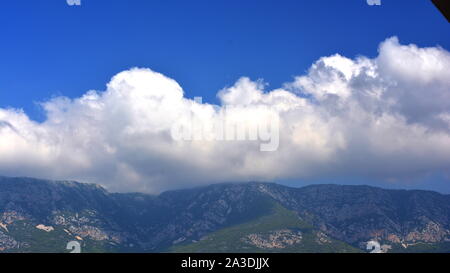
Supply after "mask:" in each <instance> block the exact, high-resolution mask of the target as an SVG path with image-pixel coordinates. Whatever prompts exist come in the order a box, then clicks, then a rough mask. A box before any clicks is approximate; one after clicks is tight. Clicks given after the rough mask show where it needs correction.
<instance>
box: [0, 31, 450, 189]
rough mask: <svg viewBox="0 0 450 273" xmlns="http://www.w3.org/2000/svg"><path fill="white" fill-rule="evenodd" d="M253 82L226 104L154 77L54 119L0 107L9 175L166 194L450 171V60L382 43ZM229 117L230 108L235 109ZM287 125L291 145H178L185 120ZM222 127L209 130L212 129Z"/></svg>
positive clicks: (230, 93)
mask: <svg viewBox="0 0 450 273" xmlns="http://www.w3.org/2000/svg"><path fill="white" fill-rule="evenodd" d="M265 88H266V85H265V83H264V82H263V81H261V80H259V81H252V80H251V79H249V78H246V77H243V78H241V79H239V80H238V81H237V82H236V83H235V84H234V85H233V86H231V87H228V88H225V89H223V90H221V91H219V92H218V98H219V99H220V102H221V104H220V105H211V104H207V103H202V102H200V101H195V100H191V99H187V98H185V97H184V92H183V89H182V88H181V87H180V85H179V84H178V83H177V82H176V81H174V80H172V79H170V78H168V77H166V76H164V75H162V74H159V73H157V72H154V71H152V70H150V69H142V68H133V69H130V70H127V71H124V72H121V73H119V74H117V75H116V76H114V77H113V78H112V79H111V81H110V82H109V83H108V84H107V88H106V90H105V91H89V92H87V93H86V94H85V95H83V96H82V97H80V98H75V99H70V98H66V97H58V98H54V99H52V100H50V101H47V102H44V103H43V108H44V110H45V113H46V116H47V118H46V120H45V121H44V122H42V123H38V122H35V121H33V120H31V119H30V118H29V117H28V116H27V115H26V113H24V112H23V111H22V110H18V109H2V108H0V173H1V174H3V175H13V176H19V175H20V176H34V177H47V178H53V179H77V180H82V181H89V182H95V183H99V184H102V185H104V186H106V187H107V188H109V189H110V190H113V191H145V192H159V191H161V190H165V189H172V188H178V187H187V186H191V185H198V184H204V183H214V182H222V181H248V180H264V181H273V180H277V179H314V178H320V177H327V176H328V177H330V176H336V177H338V176H362V177H371V178H377V179H391V180H392V181H402V179H405V178H406V179H407V178H414V177H420V176H422V175H426V174H428V173H433V172H444V173H445V172H449V171H450V53H449V52H448V51H446V50H445V49H443V48H440V47H431V48H419V47H417V46H416V45H401V44H400V43H399V41H398V39H397V38H395V37H393V38H390V39H387V40H386V41H384V42H382V43H381V44H380V46H379V55H378V56H377V57H376V58H373V59H370V58H366V57H363V56H361V57H357V58H355V59H349V58H346V57H343V56H341V55H333V56H329V57H323V58H320V59H319V60H318V61H317V62H315V63H314V64H313V65H312V66H311V67H310V69H309V71H308V73H307V74H305V75H302V76H298V77H296V78H295V79H294V80H293V81H292V82H290V83H286V84H284V85H283V86H282V87H280V88H278V89H275V90H265ZM225 110H226V111H225ZM224 112H225V113H226V114H225V115H226V117H227V119H235V120H240V121H243V122H245V123H246V124H247V125H252V124H264V123H265V122H267V119H268V117H269V116H270V115H269V114H274V113H275V114H276V115H277V117H278V118H279V124H277V125H278V127H277V129H279V135H278V137H279V146H278V147H277V148H278V149H277V150H276V151H272V152H262V151H260V141H255V140H254V139H253V140H252V139H242V140H240V141H237V140H228V141H227V140H222V141H220V140H217V139H211V138H210V139H207V138H198V139H195V138H193V139H191V140H189V141H186V140H180V139H174V138H173V128H174V126H175V125H176V124H180V123H182V124H188V123H189V122H192V119H196V120H199V121H201V124H203V125H204V126H205V127H208V126H209V125H213V124H218V121H220V120H221V119H223V115H224ZM212 127H214V126H209V127H208V128H212Z"/></svg>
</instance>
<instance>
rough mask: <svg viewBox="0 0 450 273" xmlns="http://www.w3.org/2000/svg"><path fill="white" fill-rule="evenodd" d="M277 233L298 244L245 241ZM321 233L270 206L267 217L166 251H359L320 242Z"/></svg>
mask: <svg viewBox="0 0 450 273" xmlns="http://www.w3.org/2000/svg"><path fill="white" fill-rule="evenodd" d="M278 230H290V231H291V232H294V233H295V232H301V234H302V238H301V241H300V242H297V243H294V244H291V245H289V244H288V245H286V246H285V247H273V248H270V247H264V248H262V247H258V246H256V245H255V244H251V243H249V242H248V240H245V238H246V237H247V236H249V235H251V234H257V235H259V236H263V237H264V236H270V234H271V233H273V232H276V231H278ZM320 236H322V235H321V233H320V232H317V231H315V230H314V229H313V227H312V225H310V224H309V223H307V222H304V221H302V220H301V219H300V218H299V217H298V215H297V214H296V213H295V212H293V211H290V210H287V209H285V208H284V207H282V206H280V205H279V204H276V203H273V206H272V208H271V209H270V211H269V213H267V214H266V215H264V216H261V217H258V218H257V219H254V220H252V221H249V222H246V223H243V224H239V225H235V226H232V227H227V228H224V229H221V230H219V231H216V232H213V233H211V234H209V235H208V236H206V237H205V238H203V239H202V240H200V241H198V242H193V243H190V244H180V245H177V246H173V247H171V248H169V250H168V251H169V252H182V253H190V252H193V253H199V252H200V253H201V252H247V253H248V252H252V253H253V252H256V253H258V252H288V253H294V252H360V250H358V249H356V248H354V247H352V246H350V245H348V244H346V243H344V242H340V241H336V240H333V239H331V238H326V239H324V240H325V241H324V242H321V241H320Z"/></svg>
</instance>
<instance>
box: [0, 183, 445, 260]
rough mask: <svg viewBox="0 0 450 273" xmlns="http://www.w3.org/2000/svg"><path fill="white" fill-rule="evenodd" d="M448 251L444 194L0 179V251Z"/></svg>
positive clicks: (322, 187)
mask: <svg viewBox="0 0 450 273" xmlns="http://www.w3.org/2000/svg"><path fill="white" fill-rule="evenodd" d="M73 240H77V241H79V242H80V244H81V246H82V251H83V252H361V251H362V252H367V250H366V243H367V241H369V240H376V241H378V242H380V244H381V245H382V250H383V251H385V252H448V251H450V195H444V194H439V193H436V192H431V191H419V190H385V189H380V188H375V187H369V186H340V185H312V186H307V187H302V188H291V187H286V186H282V185H277V184H271V183H257V182H251V183H236V184H215V185H211V186H206V187H199V188H194V189H186V190H177V191H168V192H164V193H162V194H160V195H158V196H154V195H148V194H142V193H109V192H107V191H106V190H105V189H103V188H102V187H100V186H98V185H95V184H84V183H77V182H68V181H48V180H38V179H32V178H8V177H0V251H3V252H68V251H69V250H67V249H66V245H67V243H68V242H69V241H73Z"/></svg>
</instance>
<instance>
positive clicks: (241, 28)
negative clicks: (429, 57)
mask: <svg viewBox="0 0 450 273" xmlns="http://www.w3.org/2000/svg"><path fill="white" fill-rule="evenodd" d="M0 26H1V27H0V37H1V43H0V60H1V65H0V107H15V108H23V109H24V110H25V111H26V112H27V113H28V114H29V115H30V116H31V118H33V119H36V120H42V119H43V118H44V116H43V112H42V110H41V109H40V107H39V106H38V105H37V104H36V102H40V101H45V100H47V99H49V98H51V97H52V96H58V95H64V96H68V97H78V96H80V95H81V94H83V93H85V92H86V91H87V90H90V89H96V90H104V88H105V84H106V83H107V82H108V81H109V79H110V78H111V77H112V76H113V75H114V74H116V73H118V72H120V71H122V70H125V69H128V68H131V67H135V66H137V67H149V68H151V69H153V70H155V71H158V72H161V73H163V74H165V75H167V76H169V77H172V78H174V79H176V80H177V81H178V82H179V83H180V85H181V86H182V87H183V88H184V90H185V92H186V96H187V97H194V96H202V97H203V98H204V100H206V101H208V102H214V103H217V99H216V93H217V91H218V90H220V89H222V88H223V87H225V86H229V85H232V84H233V83H234V82H235V81H236V80H237V79H238V78H239V77H241V76H248V77H250V78H252V79H258V78H263V79H264V80H265V81H266V82H268V83H269V84H270V87H273V88H275V87H279V86H280V85H281V84H282V83H284V82H288V81H291V80H292V77H293V76H295V75H299V74H303V73H304V72H305V71H306V70H307V69H308V67H309V66H310V65H311V64H312V63H313V62H314V61H315V60H317V59H318V58H319V57H321V56H328V55H331V54H334V53H340V54H342V55H344V56H348V57H354V56H356V55H359V54H361V55H365V56H369V57H372V56H375V55H376V54H377V45H378V43H379V42H381V41H383V40H384V39H386V38H387V37H390V36H393V35H397V36H398V37H399V39H400V41H401V42H402V43H403V44H408V43H415V44H417V45H419V46H434V45H440V46H442V47H444V48H446V49H448V48H450V35H448V33H449V30H450V27H449V24H448V23H447V22H446V21H445V19H444V17H443V16H441V14H439V13H438V11H437V9H436V8H435V7H434V6H433V5H432V4H431V1H427V0H383V1H382V5H381V6H369V5H367V4H366V1H365V0H345V1H344V0H341V1H337V0H334V1H332V0H314V1H299V0H295V1H291V0H285V1H268V0H244V1H242V0H239V1H237V0H228V1H210V0H208V1H206V0H193V1H172V0H164V1H144V0H133V1H128V0H108V1H105V0H82V5H81V6H69V5H67V4H66V1H65V0H52V1H31V0H17V1H6V2H4V3H2V6H1V9H0Z"/></svg>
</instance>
